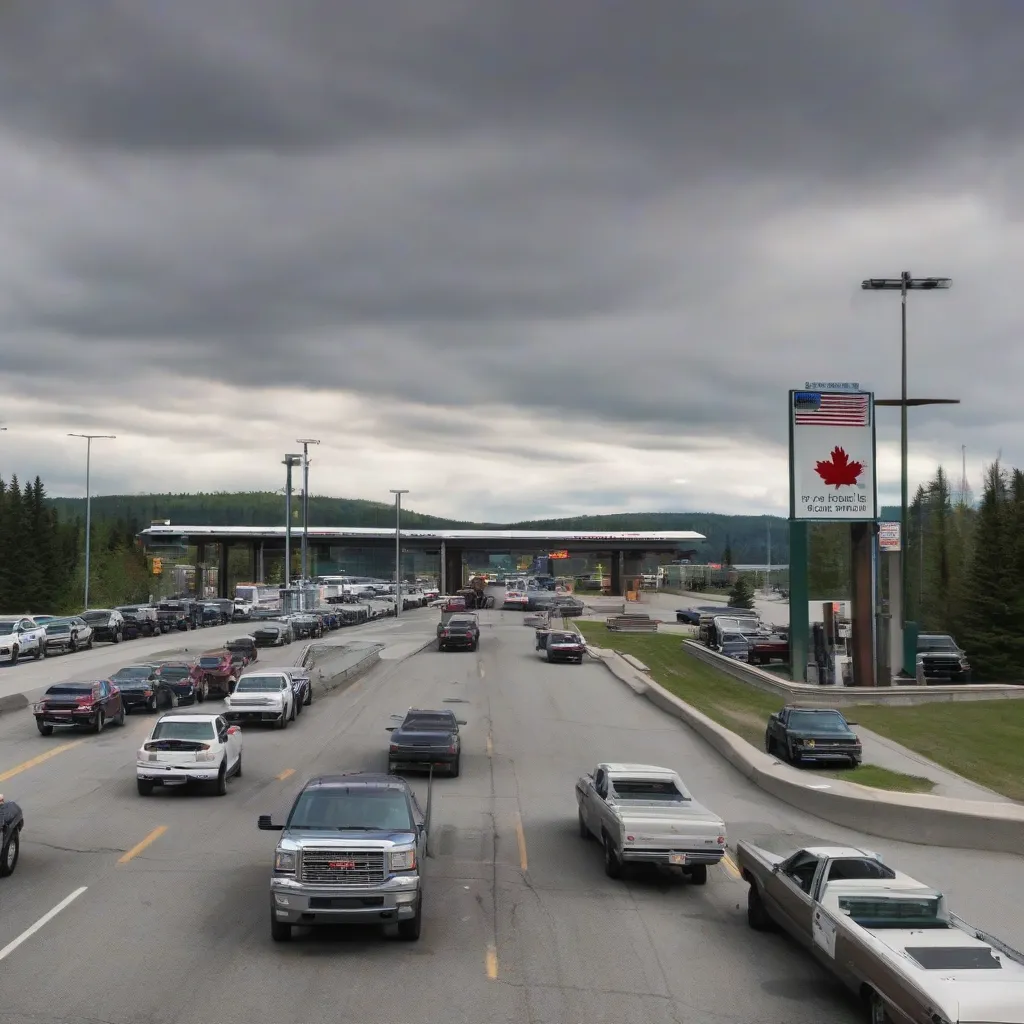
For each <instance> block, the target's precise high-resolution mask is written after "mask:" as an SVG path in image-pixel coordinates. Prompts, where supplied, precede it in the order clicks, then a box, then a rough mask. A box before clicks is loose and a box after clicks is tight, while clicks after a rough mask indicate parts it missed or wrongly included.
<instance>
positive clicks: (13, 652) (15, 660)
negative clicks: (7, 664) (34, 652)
mask: <svg viewBox="0 0 1024 1024" xmlns="http://www.w3.org/2000/svg"><path fill="white" fill-rule="evenodd" d="M20 657H21V651H20V650H19V649H18V645H17V644H15V645H14V646H13V647H12V648H11V664H12V665H17V664H18V658H20Z"/></svg>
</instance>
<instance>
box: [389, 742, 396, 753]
mask: <svg viewBox="0 0 1024 1024" xmlns="http://www.w3.org/2000/svg"><path fill="white" fill-rule="evenodd" d="M388 753H389V754H397V753H398V744H397V743H392V744H391V746H389V747H388Z"/></svg>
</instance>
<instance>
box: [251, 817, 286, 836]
mask: <svg viewBox="0 0 1024 1024" xmlns="http://www.w3.org/2000/svg"><path fill="white" fill-rule="evenodd" d="M256 826H257V828H259V829H261V830H262V831H263V832H282V831H283V830H284V825H275V824H274V822H273V819H272V818H271V816H270V815H269V814H261V815H260V816H259V817H258V818H257V819H256Z"/></svg>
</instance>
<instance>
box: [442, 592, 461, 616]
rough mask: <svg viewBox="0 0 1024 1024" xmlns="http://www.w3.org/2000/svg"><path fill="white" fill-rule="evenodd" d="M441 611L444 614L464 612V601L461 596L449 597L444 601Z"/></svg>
mask: <svg viewBox="0 0 1024 1024" xmlns="http://www.w3.org/2000/svg"><path fill="white" fill-rule="evenodd" d="M442 610H443V611H446V612H464V611H465V610H466V599H465V598H464V597H463V596H462V595H461V594H457V595H456V596H454V597H449V598H448V599H447V600H446V601H445V603H444V608H443V609H442Z"/></svg>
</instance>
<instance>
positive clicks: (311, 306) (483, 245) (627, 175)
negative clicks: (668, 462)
mask: <svg viewBox="0 0 1024 1024" xmlns="http://www.w3.org/2000/svg"><path fill="white" fill-rule="evenodd" d="M1021 53H1024V6H1021V5H1020V3H1019V0H1006V2H1002V3H996V2H985V0H975V2H971V3H969V4H968V3H956V2H952V0H948V2H947V0H941V2H940V0H915V2H910V0H902V2H897V0H893V2H882V0H871V2H861V3H858V4H855V5H854V4H840V3H828V2H820V0H806V2H803V3H795V2H776V3H772V4H758V3H750V2H738V0H706V2H691V3H686V2H680V0H646V2H643V3H641V4H639V5H636V4H633V5H629V4H613V3H611V2H595V0H558V2H557V3H550V2H545V3H541V2H540V0H484V2H479V0H477V2H470V0H358V2H355V0H353V2H348V3H344V4H342V3H337V2H334V0H293V2H291V3H288V4H281V3H278V2H277V0H204V2H198V0H174V2H169V3H162V2H157V0H148V2H146V0H134V2H128V0H122V2H114V0H105V2H93V3H87V4H69V3H58V2H55V0H35V2H29V0H15V2H13V3H10V2H8V3H7V4H5V5H3V6H2V7H0V188H2V189H3V194H4V196H5V202H4V207H3V212H2V213H0V331H2V337H3V339H4V340H3V342H2V345H3V370H4V376H3V377H2V378H0V389H6V390H9V391H10V392H11V393H17V394H18V395H20V396H31V397H32V398H33V399H35V400H37V401H38V402H39V403H41V407H42V405H44V404H45V403H47V402H49V403H51V404H60V403H61V401H62V400H64V396H69V399H70V400H73V401H78V400H79V399H81V398H82V397H83V394H84V395H85V396H86V397H88V398H89V399H90V400H92V401H93V402H94V403H96V404H97V405H98V406H99V408H97V409H96V410H94V411H93V412H92V413H91V417H94V418H95V419H96V421H97V422H99V420H100V419H102V417H103V415H104V414H105V411H106V409H108V408H113V407H115V406H116V407H117V408H118V409H119V410H123V409H126V408H127V409H131V408H133V407H134V408H136V409H138V416H139V422H138V424H137V431H138V432H139V433H146V432H156V431H158V429H159V428H158V426H156V425H155V424H156V423H157V422H158V421H157V420H153V422H151V423H146V422H144V421H145V418H146V416H151V417H152V416H155V415H156V412H157V411H158V410H159V405H160V403H159V401H157V402H154V401H153V398H152V388H153V381H154V380H156V381H158V382H159V387H160V388H162V389H165V392H166V389H179V390H184V391H186V392H190V393H194V394H196V395H199V394H200V393H202V389H203V388H204V387H206V386H207V385H208V384H209V382H218V383H221V384H225V385H230V386H233V387H237V388H243V389H244V388H262V387H266V386H269V385H276V386H280V387H283V388H306V389H309V390H310V391H316V392H333V391H340V390H352V391H356V392H359V393H361V394H363V395H366V396H378V397H379V398H380V399H381V400H382V401H383V400H388V399H392V398H393V399H397V400H402V401H406V402H412V403H417V405H418V406H419V407H430V406H433V407H434V408H435V409H437V410H440V411H441V413H442V414H444V413H445V411H446V410H456V409H458V408H459V407H465V406H466V405H468V404H472V403H473V402H476V401H481V402H484V403H486V404H488V405H490V406H491V407H493V408H495V409H501V410H505V409H507V408H509V407H513V406H514V407H518V408H519V409H520V410H521V411H522V410H527V412H526V413H525V415H527V416H529V415H530V412H529V410H537V411H539V412H540V413H542V414H544V415H549V416H560V417H563V418H565V419H566V420H567V421H582V420H589V421H604V422H607V423H610V424H615V425H617V427H618V429H619V432H620V435H621V437H622V438H624V439H626V438H628V441H627V440H622V441H620V442H619V443H620V444H623V445H625V444H627V443H628V444H629V445H632V446H633V447H635V448H638V449H641V450H646V451H648V452H657V451H659V450H673V449H675V448H677V447H678V446H679V444H680V438H681V437H682V436H683V435H690V436H691V437H693V438H694V439H693V440H692V441H690V442H689V443H690V445H691V447H692V448H693V449H694V450H697V449H699V447H700V445H701V443H705V444H708V445H710V444H711V443H712V441H711V439H712V438H717V437H728V438H730V439H731V440H732V441H734V442H741V443H746V444H750V445H757V444H767V445H776V446H777V445H778V444H779V443H781V442H784V440H785V427H784V424H785V410H784V408H783V402H784V396H785V390H786V389H787V388H788V387H790V386H794V385H798V384H800V383H802V381H803V380H804V379H810V378H813V377H821V376H827V377H829V378H830V379H837V378H838V379H843V378H847V379H854V380H861V381H863V382H864V383H865V384H866V386H869V387H873V388H875V389H876V390H877V391H878V392H879V393H885V392H890V393H891V392H893V390H894V388H895V387H896V385H897V384H898V378H897V374H898V366H897V365H896V363H895V362H894V359H893V356H894V342H895V341H896V338H897V331H898V308H897V305H896V304H895V302H892V301H889V300H890V299H891V298H892V297H891V296H890V297H883V296H870V297H863V299H864V301H859V300H858V302H856V303H851V293H852V292H853V291H854V289H855V288H856V284H857V281H859V279H860V277H862V276H867V275H868V274H873V273H898V271H899V270H900V269H902V263H903V260H905V259H906V260H915V259H916V260H918V263H917V264H916V265H915V266H913V267H912V268H911V269H915V270H917V271H918V272H922V273H928V272H939V273H952V274H953V275H954V276H955V277H956V279H957V285H956V293H955V296H945V297H941V298H939V297H934V298H933V297H925V298H924V299H923V300H922V301H921V302H920V303H916V302H915V304H914V306H913V312H912V340H913V346H914V363H913V386H914V388H917V389H920V390H921V391H927V392H928V393H935V394H943V393H946V392H949V391H950V389H954V390H955V391H956V395H955V397H960V398H962V400H963V402H964V405H963V406H962V407H961V409H959V410H956V411H955V412H952V413H941V414H940V413H936V412H930V411H929V412H924V411H922V412H921V413H919V414H918V413H915V421H914V422H915V428H916V429H917V430H918V431H920V432H921V435H922V436H923V437H927V439H928V440H929V443H933V444H934V445H935V446H936V447H937V448H943V447H951V448H953V449H957V448H958V445H959V440H957V432H958V431H971V432H972V433H971V442H972V443H976V444H982V443H984V444H989V443H990V441H991V439H992V438H993V437H995V436H996V434H997V433H998V432H1002V433H1003V434H1010V433H1013V432H1014V431H1015V430H1016V424H1017V423H1018V422H1019V413H1018V411H1017V407H1018V401H1017V396H1016V393H1015V390H1014V389H1013V388H1010V387H1009V386H1008V385H1007V384H1006V383H1005V382H1007V381H1009V380H1011V379H1013V376H1014V375H1013V374H1011V373H1009V372H1008V369H1010V368H1012V367H1013V365H1014V363H1013V360H1015V359H1018V358H1019V357H1018V356H1016V355H1015V354H1014V347H1015V345H1016V336H1017V330H1016V323H1015V315H1014V313H1013V303H1012V297H1013V296H1014V295H1015V293H1016V287H1015V284H1014V280H1013V279H1014V271H1013V270H1012V269H1008V268H1012V267H1013V266H1015V264H1016V257H1017V255H1018V253H1017V252H1016V250H1014V249H1013V248H1012V246H1011V244H1010V242H1009V241H1007V239H1008V238H1009V237H1010V235H1009V234H1008V233H1007V232H1006V231H1005V229H1004V227H1003V225H1001V224H1000V223H999V217H1000V216H1001V215H1002V213H1003V211H1005V210H1012V209H1014V208H1019V202H1020V199H1019V196H1018V194H1017V193H1018V180H1019V175H1018V174H1017V173H1016V171H1015V169H1014V168H1015V166H1016V165H1015V163H1014V158H1015V152H1019V149H1020V146H1021V143H1022V140H1024V132H1022V123H1021V122H1022V119H1024V106H1022V105H1021V104H1020V102H1019V97H1020V96H1022V95H1024V60H1021V59H1020V54H1021ZM921 196H924V197H925V199H929V200H931V201H933V205H934V207H935V208H936V209H940V210H941V209H944V208H945V207H946V206H948V204H949V203H952V202H954V201H961V200H963V197H964V196H974V197H977V199H978V203H979V205H980V207H981V208H983V212H981V213H978V212H976V211H974V212H972V211H970V210H968V211H966V212H964V213H963V214H962V215H960V219H959V220H958V219H957V218H956V217H952V218H951V219H949V218H947V220H949V223H946V221H942V220H941V218H938V219H937V220H936V219H935V218H937V217H938V215H937V214H935V213H934V210H932V209H930V208H929V209H924V208H923V207H922V209H921V212H920V214H919V216H918V220H914V221H913V224H912V226H910V227H908V226H907V223H906V218H907V216H909V215H906V214H905V213H903V212H901V211H903V210H905V209H906V208H907V204H909V203H912V202H917V201H920V199H921ZM886 202H887V203H890V204H891V205H890V206H889V207H887V208H885V209H873V210H871V211H868V212H866V213H863V215H862V210H865V209H866V208H867V207H868V206H871V205H872V204H874V206H876V207H879V206H881V205H882V204H883V203H886ZM839 209H845V210H846V211H847V218H846V220H845V221H843V222H842V223H840V222H839V221H838V220H837V219H836V218H835V216H834V214H835V211H836V210H839ZM984 210H989V211H995V213H994V214H992V216H991V218H990V220H988V221H986V219H985V216H986V215H985V213H984ZM930 217H931V218H932V220H929V218H930ZM972 217H973V218H974V219H972ZM919 223H920V225H922V227H921V228H920V229H919V228H918V224H919ZM979 224H980V225H982V226H981V227H978V226H977V225H979ZM846 253H849V254H850V255H844V254H846ZM890 261H897V263H898V265H893V266H888V265H887V264H888V263H889V262H890ZM925 262H931V263H933V264H934V266H928V267H925V266H922V263H925ZM868 264H870V265H868ZM992 293H998V294H1000V295H1009V296H1010V299H1009V300H1007V301H1006V302H1002V301H992V298H991V296H992ZM950 311H953V314H951V312H950ZM957 311H958V312H957ZM965 346H969V348H970V365H971V368H972V372H971V373H970V374H958V373H955V372H953V373H951V372H950V367H951V366H953V367H956V366H958V365H961V364H962V361H963V352H964V348H965ZM102 403H107V404H106V405H103V404H102ZM82 415H83V417H84V416H85V415H86V414H85V412H84V411H83V414H82ZM958 417H959V418H958ZM996 425H998V427H997V426H996ZM108 429H110V428H108ZM506 429H508V430H509V431H513V430H514V428H513V427H511V426H510V427H507V428H506ZM887 429H888V427H887ZM375 430H376V431H377V433H376V435H375V436H377V437H379V438H382V439H387V440H389V441H391V442H393V443H395V444H401V443H403V442H404V443H405V444H406V445H407V447H409V448H412V449H417V450H418V449H421V448H423V447H426V446H432V447H433V448H434V449H435V450H436V449H438V448H444V450H452V451H454V450H457V448H458V446H459V444H460V443H464V444H466V445H467V446H470V447H475V448H477V449H478V450H479V451H481V452H482V453H485V454H489V455H491V456H493V458H494V459H495V460H496V462H500V460H501V459H503V458H504V459H511V460H516V459H531V458H533V459H536V460H538V462H540V461H541V460H542V459H543V455H542V454H540V453H538V450H537V447H536V446H535V445H534V444H532V441H531V440H524V441H522V443H521V444H517V443H515V440H516V439H514V438H512V439H509V438H504V439H503V438H500V437H494V436H491V435H489V434H488V435H486V436H483V435H481V434H480V433H479V432H472V431H468V430H465V429H464V428H463V427H462V426H461V425H460V426H459V427H458V428H455V427H453V426H451V424H447V423H446V421H445V419H444V415H442V416H440V417H435V416H433V415H428V414H427V413H425V412H423V411H422V408H420V409H419V411H407V413H406V414H405V415H404V416H403V415H398V414H395V415H392V416H391V417H390V418H382V419H381V421H380V423H379V424H378V425H377V426H376V427H375ZM701 434H703V435H706V437H707V440H706V441H705V442H701V441H700V438H699V437H697V436H695V435H701ZM410 438H412V440H409V439H410ZM610 441H611V437H610V436H603V437H602V443H608V442H610ZM1021 455H1022V457H1024V452H1022V453H1021ZM683 475H685V472H684V474H683ZM660 493H661V492H658V491H651V492H650V495H649V497H650V500H656V499H658V495H659V494H660ZM669 493H672V492H669ZM572 500H575V499H572ZM594 500H595V501H596V500H599V496H598V495H597V494H596V492H595V494H594ZM658 500H660V499H658ZM666 500H667V499H666Z"/></svg>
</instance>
